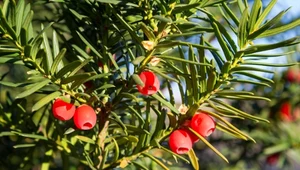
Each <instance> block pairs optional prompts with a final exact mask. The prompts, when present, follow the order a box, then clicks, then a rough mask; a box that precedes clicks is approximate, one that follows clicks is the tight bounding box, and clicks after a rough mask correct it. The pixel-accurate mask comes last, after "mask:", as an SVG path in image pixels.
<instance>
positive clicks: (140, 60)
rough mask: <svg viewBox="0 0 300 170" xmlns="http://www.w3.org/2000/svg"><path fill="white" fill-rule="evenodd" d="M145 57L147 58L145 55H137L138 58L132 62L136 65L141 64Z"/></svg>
mask: <svg viewBox="0 0 300 170" xmlns="http://www.w3.org/2000/svg"><path fill="white" fill-rule="evenodd" d="M144 59H145V56H139V57H136V58H135V59H134V60H133V61H132V64H134V65H139V64H140V63H141V62H142V61H143V60H144Z"/></svg>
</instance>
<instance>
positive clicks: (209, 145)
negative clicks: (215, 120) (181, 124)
mask: <svg viewBox="0 0 300 170" xmlns="http://www.w3.org/2000/svg"><path fill="white" fill-rule="evenodd" d="M188 129H189V130H190V131H191V132H192V133H194V135H196V136H197V137H198V138H199V139H200V140H201V141H202V142H203V143H205V144H206V145H207V146H208V147H209V148H210V149H211V150H212V151H214V152H215V153H216V154H217V155H219V156H220V157H221V158H222V159H223V160H224V161H225V162H227V163H229V162H228V160H227V159H226V158H225V156H224V155H223V154H222V153H221V152H219V151H218V150H217V149H216V148H215V147H213V146H212V145H211V144H210V143H209V142H208V141H207V140H206V139H205V138H204V137H202V136H201V135H199V134H198V133H197V132H196V131H194V129H192V128H190V127H188Z"/></svg>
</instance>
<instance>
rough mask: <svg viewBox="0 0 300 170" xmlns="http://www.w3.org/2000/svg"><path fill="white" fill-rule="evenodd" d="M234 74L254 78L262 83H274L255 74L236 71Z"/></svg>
mask: <svg viewBox="0 0 300 170" xmlns="http://www.w3.org/2000/svg"><path fill="white" fill-rule="evenodd" d="M234 74H241V75H244V76H247V77H251V78H254V79H256V80H259V81H264V82H267V83H271V84H273V83H274V81H273V80H271V79H268V78H266V77H262V76H259V75H257V74H252V73H250V72H247V71H236V72H234Z"/></svg>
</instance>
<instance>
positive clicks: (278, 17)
mask: <svg viewBox="0 0 300 170" xmlns="http://www.w3.org/2000/svg"><path fill="white" fill-rule="evenodd" d="M288 10H289V9H287V10H285V11H281V12H280V13H279V14H277V15H276V16H275V17H274V18H272V19H271V20H270V21H268V22H267V23H265V24H264V25H263V26H262V27H260V28H259V29H257V30H254V32H250V34H249V36H248V39H254V38H256V37H257V36H259V35H260V34H262V33H263V32H265V31H266V30H268V29H269V28H271V27H273V26H274V25H275V24H277V23H278V22H280V20H281V18H282V17H283V15H284V14H285V13H286V12H287V11H288Z"/></svg>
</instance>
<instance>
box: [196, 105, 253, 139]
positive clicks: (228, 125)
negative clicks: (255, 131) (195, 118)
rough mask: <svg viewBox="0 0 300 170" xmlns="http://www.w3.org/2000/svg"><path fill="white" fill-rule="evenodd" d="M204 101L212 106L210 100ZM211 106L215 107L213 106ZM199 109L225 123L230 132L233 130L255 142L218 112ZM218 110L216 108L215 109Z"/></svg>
mask: <svg viewBox="0 0 300 170" xmlns="http://www.w3.org/2000/svg"><path fill="white" fill-rule="evenodd" d="M206 102H208V103H209V105H211V106H213V105H214V104H213V103H212V102H210V101H209V100H207V101H206ZM213 108H217V107H213ZM199 110H200V111H202V112H204V113H207V114H209V115H211V116H213V117H214V118H216V119H217V120H219V121H221V122H223V123H224V124H225V125H226V128H227V129H228V130H229V131H230V133H231V132H233V133H234V134H235V135H238V136H239V137H240V138H242V139H246V140H247V139H250V140H251V141H253V142H254V143H256V141H255V140H254V139H253V138H251V137H250V136H249V135H247V134H245V133H244V132H242V131H241V130H239V129H238V128H236V127H235V126H234V125H232V124H231V123H230V122H228V121H227V120H226V119H224V118H223V117H222V116H220V115H219V114H216V113H213V112H210V111H207V110H203V109H199ZM216 110H218V109H216ZM217 124H220V123H219V122H217ZM223 126H224V125H223Z"/></svg>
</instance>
